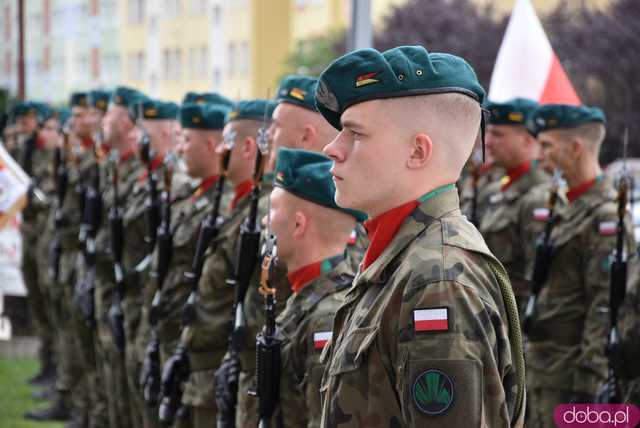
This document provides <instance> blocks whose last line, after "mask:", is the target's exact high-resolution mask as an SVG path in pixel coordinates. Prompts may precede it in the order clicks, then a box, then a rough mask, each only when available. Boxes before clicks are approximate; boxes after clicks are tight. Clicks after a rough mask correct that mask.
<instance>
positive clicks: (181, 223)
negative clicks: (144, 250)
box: [150, 184, 216, 355]
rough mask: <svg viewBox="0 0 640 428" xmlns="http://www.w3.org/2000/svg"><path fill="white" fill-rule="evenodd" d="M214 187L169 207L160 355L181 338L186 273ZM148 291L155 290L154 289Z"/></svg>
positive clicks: (186, 294) (187, 289)
mask: <svg viewBox="0 0 640 428" xmlns="http://www.w3.org/2000/svg"><path fill="white" fill-rule="evenodd" d="M215 189H216V185H215V184H213V185H212V186H211V187H209V189H207V190H206V191H205V192H203V193H202V194H198V193H199V192H198V191H197V190H196V191H195V193H193V194H192V195H191V196H187V197H185V195H178V199H177V200H176V205H175V206H174V207H172V208H171V211H172V213H171V216H172V218H171V220H172V221H171V223H172V224H173V225H175V226H172V229H173V256H172V259H171V266H170V267H169V271H168V273H167V276H166V278H165V280H164V284H163V287H162V291H161V292H160V303H159V307H158V339H159V341H160V343H161V346H162V351H163V354H165V355H166V354H169V355H170V354H171V353H173V350H174V349H175V346H176V343H177V341H178V339H179V338H180V330H181V328H182V311H183V308H184V304H185V302H186V300H187V298H188V297H189V293H190V292H191V286H190V285H191V284H190V282H189V280H188V279H187V278H186V277H185V273H186V272H188V271H189V270H190V269H191V264H192V262H193V256H194V254H195V251H196V244H197V241H198V234H199V233H200V224H201V223H202V220H203V219H204V217H205V216H206V215H207V214H208V213H209V210H210V209H211V207H212V202H213V197H214V195H215ZM156 263H157V251H154V254H153V261H152V267H151V271H152V272H153V271H155V270H156V269H157V268H156V266H157V265H156ZM150 289H153V290H154V291H155V287H153V286H151V288H150Z"/></svg>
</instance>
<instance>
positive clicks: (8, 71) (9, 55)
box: [4, 51, 12, 74]
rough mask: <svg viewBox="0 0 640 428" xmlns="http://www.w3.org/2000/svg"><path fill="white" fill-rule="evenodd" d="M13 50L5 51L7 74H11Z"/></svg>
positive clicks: (5, 70)
mask: <svg viewBox="0 0 640 428" xmlns="http://www.w3.org/2000/svg"><path fill="white" fill-rule="evenodd" d="M11 65H12V63H11V51H7V52H5V53H4V72H5V73H6V74H11V68H12V67H11Z"/></svg>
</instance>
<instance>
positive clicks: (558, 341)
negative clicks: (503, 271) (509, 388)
mask: <svg viewBox="0 0 640 428" xmlns="http://www.w3.org/2000/svg"><path fill="white" fill-rule="evenodd" d="M615 197H616V194H615V191H614V189H613V187H612V184H611V182H610V180H609V179H607V178H604V177H599V178H598V179H597V180H596V182H595V183H594V185H593V186H592V187H591V188H590V189H589V190H587V191H586V192H585V193H584V194H582V196H580V197H579V198H578V199H576V200H574V201H573V202H572V203H570V204H569V205H568V206H566V207H562V208H560V209H558V211H557V220H556V221H557V222H556V225H555V226H554V228H553V231H552V234H551V245H552V246H553V248H554V250H553V255H552V261H551V265H550V267H549V278H548V280H547V282H546V283H545V284H544V286H543V288H542V290H541V292H540V294H539V296H538V307H537V316H536V318H535V320H534V322H533V323H532V327H531V332H530V334H529V343H528V348H527V356H528V361H527V364H528V366H527V369H528V371H527V385H528V388H529V391H530V396H529V398H530V404H531V406H530V411H531V415H530V416H531V417H530V421H529V422H530V423H531V426H532V427H553V426H554V423H553V409H554V407H555V406H556V405H557V404H559V403H566V402H569V400H574V399H577V400H580V399H585V400H591V401H593V400H595V396H596V394H597V392H598V388H599V386H600V385H601V383H602V382H603V381H604V379H605V376H606V373H607V360H606V358H605V355H604V350H605V345H606V338H607V333H608V331H607V326H608V324H609V322H608V311H607V309H608V301H609V271H610V269H609V267H610V256H611V254H612V252H613V249H614V247H615V243H616V235H615V228H616V222H617V211H616V210H617V206H616V203H615ZM626 230H628V231H631V230H633V229H632V228H631V221H630V218H627V227H626ZM625 239H626V240H627V248H636V245H635V240H634V237H633V234H632V233H627V236H626V237H625Z"/></svg>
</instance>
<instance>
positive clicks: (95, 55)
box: [91, 48, 100, 79]
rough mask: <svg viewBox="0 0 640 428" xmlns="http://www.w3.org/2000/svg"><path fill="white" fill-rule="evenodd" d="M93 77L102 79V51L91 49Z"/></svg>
mask: <svg viewBox="0 0 640 428" xmlns="http://www.w3.org/2000/svg"><path fill="white" fill-rule="evenodd" d="M91 77H92V78H94V79H98V78H99V77H100V49H99V48H91Z"/></svg>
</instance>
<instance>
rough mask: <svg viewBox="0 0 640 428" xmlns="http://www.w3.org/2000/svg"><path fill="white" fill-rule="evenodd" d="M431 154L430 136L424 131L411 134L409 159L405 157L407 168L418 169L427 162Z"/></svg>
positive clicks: (431, 143) (431, 142)
mask: <svg viewBox="0 0 640 428" xmlns="http://www.w3.org/2000/svg"><path fill="white" fill-rule="evenodd" d="M432 156H433V141H432V140H431V137H429V135H427V134H425V133H419V134H416V135H414V136H413V139H412V141H411V145H410V148H409V159H407V168H409V169H419V168H423V167H424V166H425V165H426V164H428V163H429V161H430V160H431V158H432Z"/></svg>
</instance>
